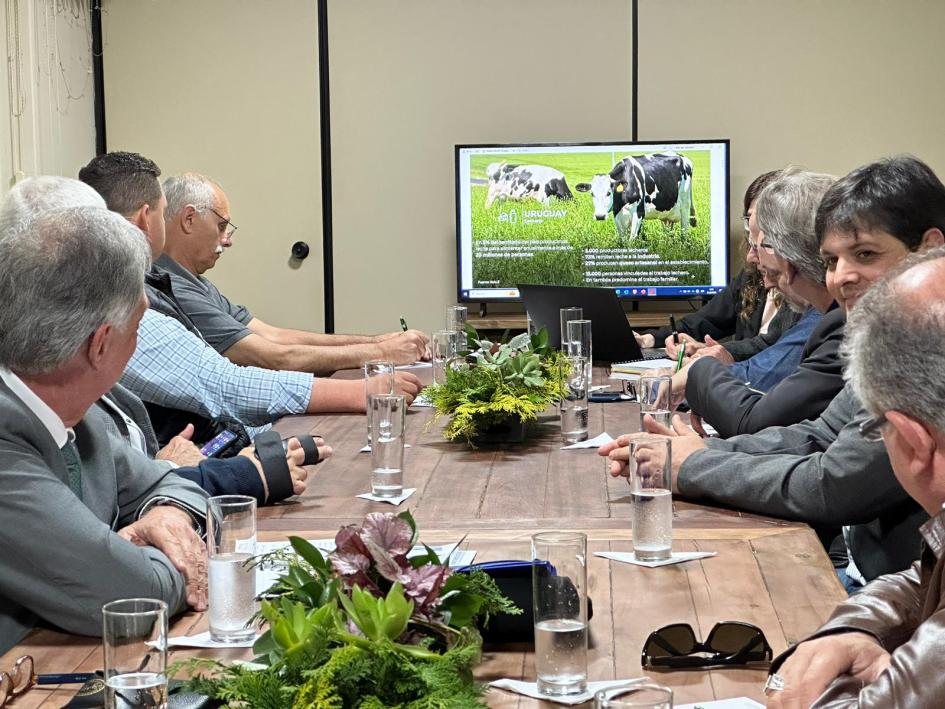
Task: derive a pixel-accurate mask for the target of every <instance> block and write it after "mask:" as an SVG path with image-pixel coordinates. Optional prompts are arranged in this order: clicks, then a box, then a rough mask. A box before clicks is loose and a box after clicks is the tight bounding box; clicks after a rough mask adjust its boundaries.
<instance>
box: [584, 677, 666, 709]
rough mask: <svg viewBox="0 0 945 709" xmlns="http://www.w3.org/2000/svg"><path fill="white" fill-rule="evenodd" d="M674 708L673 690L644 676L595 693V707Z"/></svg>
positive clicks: (624, 708)
mask: <svg viewBox="0 0 945 709" xmlns="http://www.w3.org/2000/svg"><path fill="white" fill-rule="evenodd" d="M631 707H632V709H673V690H671V689H669V687H663V686H662V685H659V684H656V683H655V682H653V681H652V680H651V679H649V678H647V677H643V678H641V679H638V680H632V681H630V682H627V683H626V684H624V685H621V686H619V687H611V688H610V689H602V690H601V691H599V692H598V693H597V694H595V695H594V709H631Z"/></svg>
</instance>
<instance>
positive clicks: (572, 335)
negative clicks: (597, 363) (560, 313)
mask: <svg viewBox="0 0 945 709" xmlns="http://www.w3.org/2000/svg"><path fill="white" fill-rule="evenodd" d="M567 327H568V349H567V350H566V351H567V353H568V354H569V355H571V356H577V357H585V358H586V359H587V361H588V362H593V359H594V358H593V353H592V350H591V321H590V320H569V321H568V325H567Z"/></svg>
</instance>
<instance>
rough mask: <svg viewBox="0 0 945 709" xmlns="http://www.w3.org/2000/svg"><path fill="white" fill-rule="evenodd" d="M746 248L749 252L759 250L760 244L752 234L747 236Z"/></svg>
mask: <svg viewBox="0 0 945 709" xmlns="http://www.w3.org/2000/svg"><path fill="white" fill-rule="evenodd" d="M745 248H746V249H748V251H749V252H751V251H755V252H757V251H758V244H756V243H755V240H754V239H752V238H751V236H750V235H749V236H746V237H745Z"/></svg>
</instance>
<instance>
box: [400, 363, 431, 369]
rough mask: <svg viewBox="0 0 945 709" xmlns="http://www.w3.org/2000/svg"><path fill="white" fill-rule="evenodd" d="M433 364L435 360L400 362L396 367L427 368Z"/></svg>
mask: <svg viewBox="0 0 945 709" xmlns="http://www.w3.org/2000/svg"><path fill="white" fill-rule="evenodd" d="M432 366H433V362H414V363H413V364H398V365H397V366H396V367H394V369H426V368H427V367H432Z"/></svg>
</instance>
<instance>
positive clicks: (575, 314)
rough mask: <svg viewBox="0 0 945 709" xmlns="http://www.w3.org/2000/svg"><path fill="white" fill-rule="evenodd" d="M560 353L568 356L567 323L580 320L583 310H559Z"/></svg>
mask: <svg viewBox="0 0 945 709" xmlns="http://www.w3.org/2000/svg"><path fill="white" fill-rule="evenodd" d="M560 313H561V351H562V352H564V353H566V354H570V349H569V347H568V323H569V322H571V321H572V320H581V319H582V318H583V317H584V308H561V311H560Z"/></svg>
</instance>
